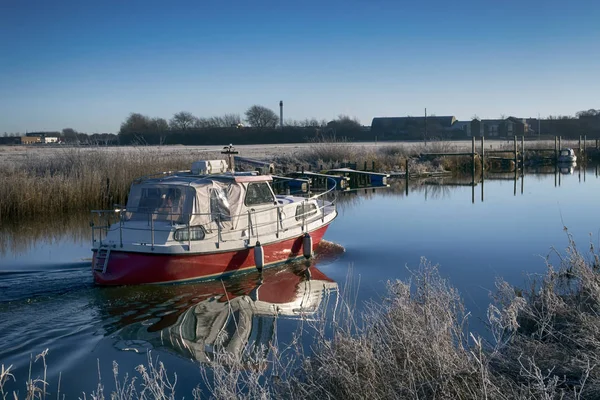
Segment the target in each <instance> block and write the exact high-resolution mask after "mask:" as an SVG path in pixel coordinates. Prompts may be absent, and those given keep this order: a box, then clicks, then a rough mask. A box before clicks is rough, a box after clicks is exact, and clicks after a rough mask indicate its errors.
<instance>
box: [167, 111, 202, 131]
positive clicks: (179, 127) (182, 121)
mask: <svg viewBox="0 0 600 400" xmlns="http://www.w3.org/2000/svg"><path fill="white" fill-rule="evenodd" d="M197 119H198V118H196V117H194V115H193V114H192V113H191V112H188V111H180V112H178V113H175V114H173V118H171V121H169V125H170V126H171V129H172V130H175V131H185V130H186V129H190V128H192V127H194V125H195V123H196V121H197Z"/></svg>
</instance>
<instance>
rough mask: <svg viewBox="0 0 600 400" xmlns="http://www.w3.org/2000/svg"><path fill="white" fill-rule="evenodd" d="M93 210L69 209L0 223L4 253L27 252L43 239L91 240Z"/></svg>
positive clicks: (2, 250) (0, 253) (0, 250)
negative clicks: (61, 213) (90, 215)
mask: <svg viewBox="0 0 600 400" xmlns="http://www.w3.org/2000/svg"><path fill="white" fill-rule="evenodd" d="M89 223H90V217H89V213H87V212H86V213H68V214H65V215H61V216H53V217H49V218H44V219H42V218H35V219H30V220H19V221H2V224H1V225H0V256H2V255H6V254H9V253H11V254H14V255H18V254H23V253H27V252H29V251H31V250H33V249H35V248H36V246H37V245H38V243H39V242H44V243H46V244H54V243H57V242H59V241H61V240H65V239H67V240H69V241H70V242H73V243H84V242H85V243H88V242H89V240H90V225H89Z"/></svg>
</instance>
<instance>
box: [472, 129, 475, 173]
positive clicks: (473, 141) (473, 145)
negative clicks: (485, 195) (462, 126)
mask: <svg viewBox="0 0 600 400" xmlns="http://www.w3.org/2000/svg"><path fill="white" fill-rule="evenodd" d="M471 167H472V172H473V173H472V176H473V183H475V136H473V137H472V138H471Z"/></svg>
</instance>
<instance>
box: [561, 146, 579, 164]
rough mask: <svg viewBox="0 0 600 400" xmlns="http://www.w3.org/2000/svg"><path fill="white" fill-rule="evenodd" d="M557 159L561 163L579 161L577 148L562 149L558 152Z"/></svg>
mask: <svg viewBox="0 0 600 400" xmlns="http://www.w3.org/2000/svg"><path fill="white" fill-rule="evenodd" d="M557 161H558V162H559V163H574V162H575V161H577V156H576V155H575V150H573V149H571V148H566V149H562V150H561V151H560V152H559V153H558V160H557Z"/></svg>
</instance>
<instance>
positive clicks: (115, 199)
mask: <svg viewBox="0 0 600 400" xmlns="http://www.w3.org/2000/svg"><path fill="white" fill-rule="evenodd" d="M196 159H197V156H194V155H193V154H185V155H183V156H176V155H173V154H169V153H163V152H160V151H156V150H144V149H140V150H139V151H131V150H129V151H111V152H109V151H102V150H101V149H99V150H98V151H90V150H88V149H86V150H85V151H84V150H81V149H77V148H70V149H61V150H59V151H57V152H55V153H52V154H50V155H46V156H39V155H38V154H35V153H28V154H27V155H26V156H25V157H22V158H20V159H17V160H14V161H12V162H11V163H7V162H4V163H3V165H2V167H3V174H2V175H1V176H0V221H7V220H11V219H12V220H15V219H19V220H22V219H23V218H35V217H47V216H49V215H57V214H64V213H70V212H77V211H85V210H89V209H92V208H104V207H109V206H112V205H113V204H115V203H116V204H122V203H124V202H125V201H126V199H127V193H128V191H129V186H130V185H131V182H132V181H133V180H134V179H135V178H137V177H140V176H143V175H148V174H152V173H157V172H161V171H165V170H180V169H189V167H190V165H191V163H192V162H193V161H195V160H196Z"/></svg>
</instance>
